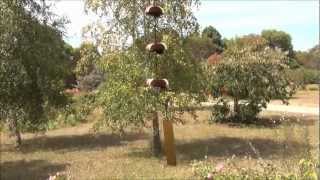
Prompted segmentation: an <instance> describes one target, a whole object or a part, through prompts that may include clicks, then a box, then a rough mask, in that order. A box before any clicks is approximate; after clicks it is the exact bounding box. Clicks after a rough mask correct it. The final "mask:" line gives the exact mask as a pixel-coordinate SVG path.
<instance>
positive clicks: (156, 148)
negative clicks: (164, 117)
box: [152, 111, 161, 156]
mask: <svg viewBox="0 0 320 180" xmlns="http://www.w3.org/2000/svg"><path fill="white" fill-rule="evenodd" d="M152 126H153V143H152V146H153V147H152V150H153V155H154V156H159V155H160V153H161V140H160V128H159V117H158V113H157V112H156V111H155V112H153V119H152Z"/></svg>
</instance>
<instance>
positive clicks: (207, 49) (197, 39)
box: [184, 34, 220, 61]
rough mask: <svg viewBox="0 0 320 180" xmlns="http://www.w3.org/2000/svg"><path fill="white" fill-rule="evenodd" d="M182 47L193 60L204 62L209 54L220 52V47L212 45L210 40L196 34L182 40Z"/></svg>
mask: <svg viewBox="0 0 320 180" xmlns="http://www.w3.org/2000/svg"><path fill="white" fill-rule="evenodd" d="M184 46H185V47H186V49H187V50H188V51H189V52H190V55H191V58H193V59H195V60H198V61H200V60H205V59H207V58H208V57H209V56H210V55H211V54H214V53H215V52H220V50H218V49H220V47H219V46H218V45H216V44H214V43H212V39H210V38H208V37H206V36H204V37H201V36H199V35H197V34H195V35H191V36H189V37H187V38H186V39H185V40H184Z"/></svg>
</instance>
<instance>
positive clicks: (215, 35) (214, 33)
mask: <svg viewBox="0 0 320 180" xmlns="http://www.w3.org/2000/svg"><path fill="white" fill-rule="evenodd" d="M201 35H202V38H209V39H211V41H212V43H213V44H214V45H215V47H216V48H215V52H218V53H220V52H222V51H223V48H224V45H223V41H222V37H221V34H220V33H219V31H218V30H217V29H216V28H214V27H213V26H208V27H205V28H204V29H203V31H202V33H201Z"/></svg>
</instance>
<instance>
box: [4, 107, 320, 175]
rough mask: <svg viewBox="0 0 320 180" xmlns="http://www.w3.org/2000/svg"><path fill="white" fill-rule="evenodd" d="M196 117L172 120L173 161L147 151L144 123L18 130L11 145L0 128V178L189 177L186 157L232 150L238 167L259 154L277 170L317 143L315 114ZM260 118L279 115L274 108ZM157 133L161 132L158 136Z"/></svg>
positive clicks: (221, 155)
mask: <svg viewBox="0 0 320 180" xmlns="http://www.w3.org/2000/svg"><path fill="white" fill-rule="evenodd" d="M197 115H198V120H197V121H191V120H190V117H191V116H190V115H187V114H184V115H183V118H184V119H186V120H187V123H186V124H185V125H175V127H174V132H175V139H176V148H177V160H178V166H176V167H170V166H167V165H166V161H165V157H160V158H155V157H152V155H151V151H150V148H149V147H150V139H151V134H150V129H144V130H140V131H138V130H131V131H130V132H128V133H127V134H126V135H124V136H122V137H119V136H117V135H113V134H111V133H109V132H108V131H106V132H100V133H96V134H93V133H91V131H90V127H91V125H92V124H90V123H89V124H82V125H80V126H76V127H71V128H62V129H57V130H52V131H49V132H48V133H46V134H45V135H34V134H24V136H23V138H24V145H23V146H22V147H21V149H20V150H16V149H14V144H13V140H12V139H11V138H9V137H8V135H7V134H4V133H2V134H1V148H0V152H1V158H0V159H1V161H0V163H1V170H0V174H1V178H0V179H45V178H47V177H48V175H49V174H54V173H56V172H61V171H65V172H67V173H68V174H70V175H71V177H72V179H109V178H126V179H141V178H146V179H150V178H155V179H160V178H161V179H163V178H171V179H181V178H183V179H185V178H192V176H193V172H192V167H191V165H190V164H191V163H192V162H193V160H203V159H204V158H205V157H207V158H208V159H209V160H212V161H213V162H220V161H223V160H225V159H227V158H231V157H232V156H235V161H236V163H237V164H238V165H239V166H241V167H252V166H255V165H256V164H257V163H258V160H259V159H263V160H265V161H270V162H272V163H273V164H274V165H276V167H277V168H278V170H279V171H283V172H289V171H292V170H294V169H295V168H297V167H296V166H295V165H294V164H297V162H298V161H299V159H301V158H303V157H305V153H306V151H308V150H309V149H312V150H313V151H312V152H313V153H314V156H315V154H316V151H315V147H316V144H318V139H319V138H318V137H317V136H316V130H317V129H316V126H315V123H314V122H315V121H316V120H317V117H312V116H304V117H302V116H301V115H293V116H292V117H287V119H289V120H290V122H285V123H283V124H282V125H279V126H276V127H272V128H271V127H266V126H250V127H246V126H245V127H242V126H238V125H228V124H212V125H208V123H207V119H208V117H209V115H210V112H208V111H198V112H197ZM261 116H262V117H265V118H269V119H270V118H271V119H279V118H281V115H279V114H276V113H263V114H262V115H261ZM162 139H163V138H162Z"/></svg>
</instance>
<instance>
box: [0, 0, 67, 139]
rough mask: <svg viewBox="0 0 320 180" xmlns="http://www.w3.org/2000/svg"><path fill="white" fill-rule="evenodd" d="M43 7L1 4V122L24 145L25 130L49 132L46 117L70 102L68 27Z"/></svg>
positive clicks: (29, 1) (7, 0)
mask: <svg viewBox="0 0 320 180" xmlns="http://www.w3.org/2000/svg"><path fill="white" fill-rule="evenodd" d="M41 3H42V4H39V3H37V2H36V1H33V0H24V1H21V0H4V1H1V2H0V11H1V14H0V82H1V84H0V107H1V109H0V120H1V121H4V120H7V121H8V122H9V124H10V128H11V130H12V131H13V132H14V133H15V135H16V137H17V144H18V145H20V144H21V135H20V132H21V131H22V130H23V131H24V130H28V131H36V130H43V129H45V125H46V124H45V123H46V120H47V119H46V117H45V114H46V113H45V112H46V111H47V110H48V109H49V108H50V107H52V106H58V105H61V104H64V102H65V101H66V98H65V96H64V94H63V93H61V92H62V91H63V88H64V79H65V75H66V74H67V68H66V67H67V57H66V54H65V52H64V42H63V40H62V33H61V31H60V30H59V29H60V28H61V27H62V25H63V23H64V21H61V19H54V18H52V16H50V13H48V9H47V6H45V3H44V1H41Z"/></svg>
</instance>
